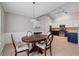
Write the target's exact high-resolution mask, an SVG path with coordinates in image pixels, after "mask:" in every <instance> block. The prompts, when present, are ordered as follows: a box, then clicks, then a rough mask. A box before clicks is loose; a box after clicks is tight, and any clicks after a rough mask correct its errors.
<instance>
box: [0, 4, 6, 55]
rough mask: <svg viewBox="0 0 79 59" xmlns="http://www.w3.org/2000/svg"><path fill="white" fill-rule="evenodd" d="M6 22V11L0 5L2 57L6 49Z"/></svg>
mask: <svg viewBox="0 0 79 59" xmlns="http://www.w3.org/2000/svg"><path fill="white" fill-rule="evenodd" d="M4 22H5V16H4V10H3V8H2V6H1V4H0V55H2V49H3V48H4V45H5V35H4V24H5V23H4Z"/></svg>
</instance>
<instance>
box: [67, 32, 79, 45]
mask: <svg viewBox="0 0 79 59" xmlns="http://www.w3.org/2000/svg"><path fill="white" fill-rule="evenodd" d="M66 35H67V37H68V42H72V43H76V44H77V43H78V33H72V32H67V33H66Z"/></svg>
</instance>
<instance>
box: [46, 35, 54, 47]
mask: <svg viewBox="0 0 79 59" xmlns="http://www.w3.org/2000/svg"><path fill="white" fill-rule="evenodd" d="M52 41H53V35H52V34H49V35H48V39H47V46H51V43H52Z"/></svg>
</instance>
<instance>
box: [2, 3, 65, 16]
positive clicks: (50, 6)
mask: <svg viewBox="0 0 79 59" xmlns="http://www.w3.org/2000/svg"><path fill="white" fill-rule="evenodd" d="M1 4H2V6H3V8H4V11H5V12H10V13H14V14H19V15H24V16H27V17H33V3H32V2H2V3H1ZM64 4H66V2H36V3H35V17H38V16H41V15H44V14H46V13H49V12H50V11H53V10H55V9H56V8H58V7H60V6H63V5H64Z"/></svg>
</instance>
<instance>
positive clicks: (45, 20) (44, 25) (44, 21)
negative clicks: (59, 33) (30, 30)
mask: <svg viewBox="0 0 79 59" xmlns="http://www.w3.org/2000/svg"><path fill="white" fill-rule="evenodd" d="M38 19H39V21H40V26H41V27H40V30H41V31H42V32H44V33H45V34H46V33H47V32H48V31H49V26H50V25H51V23H52V20H51V19H50V17H48V16H42V17H39V18H38Z"/></svg>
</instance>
